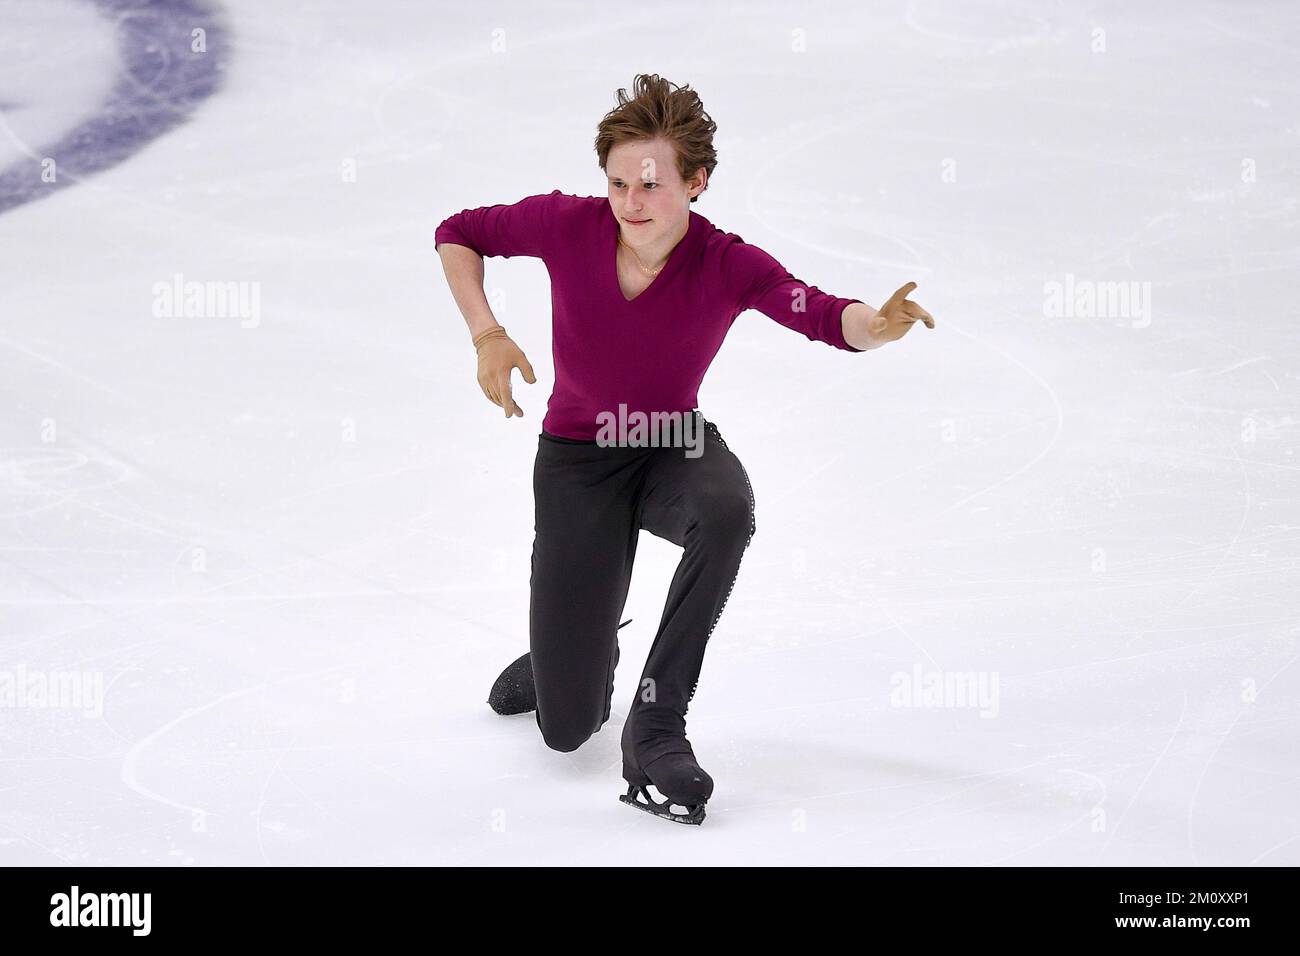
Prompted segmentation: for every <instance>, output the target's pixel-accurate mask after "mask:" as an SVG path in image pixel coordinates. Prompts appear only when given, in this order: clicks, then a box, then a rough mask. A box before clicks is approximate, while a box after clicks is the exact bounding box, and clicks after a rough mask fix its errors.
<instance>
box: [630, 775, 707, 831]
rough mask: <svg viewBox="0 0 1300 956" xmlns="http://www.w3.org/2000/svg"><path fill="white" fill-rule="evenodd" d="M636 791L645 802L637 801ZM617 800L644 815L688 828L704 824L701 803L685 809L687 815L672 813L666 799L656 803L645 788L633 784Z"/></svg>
mask: <svg viewBox="0 0 1300 956" xmlns="http://www.w3.org/2000/svg"><path fill="white" fill-rule="evenodd" d="M638 790H639V791H640V792H641V795H642V796H644V797H645V799H646V802H644V803H643V802H642V801H641V800H639V799H638V795H637V791H638ZM618 799H619V801H620V802H622V803H626V804H628V805H629V806H633V807H636V808H637V809H638V810H644V811H645V812H646V813H652V814H654V815H655V816H657V817H662V818H663V819H665V820H672V821H673V822H674V823H684V824H686V825H688V826H696V827H697V826H699V825H700V824H701V823H703V822H704V804H702V803H701V804H699V805H697V806H693V807H687V808H686V809H687V811H688V812H687V813H674V812H673V811H672V809H671V807H672V801H671V800H669V799H668V798H667V797H665V798H664V801H663V803H656V802H655V800H654V798H653V797H652V796H650V792H649V791H648V790H646V788H645V787H638V786H636V785H635V784H631V785H629V786H628V788H627V793H625V794H623V795H622V796H620V797H619V798H618ZM682 806H685V804H682Z"/></svg>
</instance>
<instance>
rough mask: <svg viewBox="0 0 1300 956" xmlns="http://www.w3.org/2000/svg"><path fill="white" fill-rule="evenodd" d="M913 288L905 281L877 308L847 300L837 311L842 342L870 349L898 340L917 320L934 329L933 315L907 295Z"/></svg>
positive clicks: (912, 284)
mask: <svg viewBox="0 0 1300 956" xmlns="http://www.w3.org/2000/svg"><path fill="white" fill-rule="evenodd" d="M915 288H916V283H915V282H909V283H907V285H905V286H903V287H902V288H901V289H899V290H898V291H897V292H895V293H894V294H893V295H891V296H890V297H889V301H888V302H886V303H885V304H884V305H882V306H881V307H880V308H879V309H873V308H872V307H871V306H869V305H867V304H865V303H863V302H851V303H849V304H848V305H847V306H845V307H844V311H843V312H842V313H840V324H841V327H842V329H843V332H844V341H845V342H847V343H848V344H849V345H851V346H853V347H854V348H855V349H863V350H866V349H874V348H879V347H880V346H882V345H884V344H885V343H886V342H893V341H895V340H897V339H901V338H902V337H903V336H904V335H906V334H907V331H908V329H910V328H911V327H912V326H913V325H914V324H915V323H917V322H923V323H925V326H926V328H930V329H932V328H934V316H932V315H930V313H929V312H927V311H925V309H923V308H921V307H920V306H919V305H917V304H916V303H915V302H913V301H912V300H911V299H909V298H907V297H908V296H909V295H910V294H911V293H912V290H913V289H915Z"/></svg>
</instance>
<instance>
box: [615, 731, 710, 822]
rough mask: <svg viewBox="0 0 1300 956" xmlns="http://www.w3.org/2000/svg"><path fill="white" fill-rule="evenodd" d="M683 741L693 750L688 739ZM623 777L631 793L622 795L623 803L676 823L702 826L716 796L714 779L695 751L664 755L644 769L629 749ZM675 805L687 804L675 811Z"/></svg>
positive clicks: (624, 760) (625, 755) (620, 798)
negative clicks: (658, 796) (651, 788)
mask: <svg viewBox="0 0 1300 956" xmlns="http://www.w3.org/2000/svg"><path fill="white" fill-rule="evenodd" d="M682 744H683V745H684V746H685V747H686V748H687V749H688V750H689V749H690V744H689V743H687V742H686V741H685V740H684V739H683V741H682ZM623 779H624V780H626V781H627V783H628V787H627V793H625V794H623V795H622V796H621V797H619V800H621V801H622V802H623V803H626V804H629V805H631V806H634V807H636V808H637V809H638V810H644V811H646V812H647V813H653V814H654V815H655V816H657V817H663V818H664V819H665V820H672V821H673V822H674V823H685V824H689V825H692V826H699V825H700V824H701V823H703V822H704V805H705V804H706V803H708V800H709V797H711V796H712V795H713V778H712V777H710V776H709V775H708V774H707V773H706V772H705V771H704V769H703V768H702V767H701V766H700V765H699V764H698V763H696V762H695V755H694V753H670V754H664V755H663V756H661V757H657V758H655V759H654V760H652V761H650V763H649V764H648V765H647V766H646V767H645V768H644V769H642V768H640V767H638V766H636V765H635V764H634V763H633V762H631V761H629V760H628V758H627V754H626V752H625V753H624V755H623ZM651 784H653V785H654V788H655V789H656V790H658V791H659V792H660V793H661V794H662V795H663V796H664V799H663V800H662V801H658V800H655V799H654V797H652V796H651V795H650V791H648V790H647V789H646V787H648V786H650V785H651ZM674 806H680V807H683V808H684V809H685V812H684V813H682V812H678V811H676V810H674V809H673V807H674Z"/></svg>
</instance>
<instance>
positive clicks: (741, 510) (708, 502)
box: [697, 483, 754, 540]
mask: <svg viewBox="0 0 1300 956" xmlns="http://www.w3.org/2000/svg"><path fill="white" fill-rule="evenodd" d="M697 521H698V524H699V526H700V527H701V528H702V529H703V530H704V531H705V533H706V534H708V535H709V536H711V537H713V536H717V537H723V538H728V539H739V540H744V539H746V538H748V537H750V536H751V535H752V534H753V533H754V506H753V502H752V501H751V499H750V495H749V489H748V488H747V487H746V486H745V485H744V484H743V483H742V484H741V485H740V486H739V487H734V486H729V487H727V488H726V489H725V490H717V491H714V492H713V493H712V494H710V495H708V496H707V497H706V498H705V499H704V500H703V501H701V503H700V513H699V516H698V518H697Z"/></svg>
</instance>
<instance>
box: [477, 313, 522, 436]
mask: <svg viewBox="0 0 1300 956" xmlns="http://www.w3.org/2000/svg"><path fill="white" fill-rule="evenodd" d="M474 348H475V350H476V351H477V352H478V384H479V388H481V389H483V394H484V395H486V396H487V397H488V401H490V402H491V403H492V404H493V405H496V406H498V407H500V408H503V409H505V413H506V418H511V417H513V416H514V415H515V414H516V413H517V414H518V415H519V417H520V418H523V417H524V410H523V409H522V408H520V407H519V406H518V405H516V404H515V400H514V397H513V395H512V394H511V389H510V373H511V372H512V371H513V370H514V369H519V372H520V374H521V375H523V377H524V381H525V382H527V383H528V384H529V385H534V384H536V383H537V376H536V375H534V374H533V366H532V365H531V364H529V361H528V358H527V357H526V356H525V355H524V352H523V349H521V348H520V347H519V346H518V345H516V344H515V340H514V339H512V338H511V337H510V336H508V335H506V330H505V329H503V328H502V327H501V326H499V325H494V326H492V328H490V329H488V330H486V331H485V332H481V333H479V335H477V336H475V338H474Z"/></svg>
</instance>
